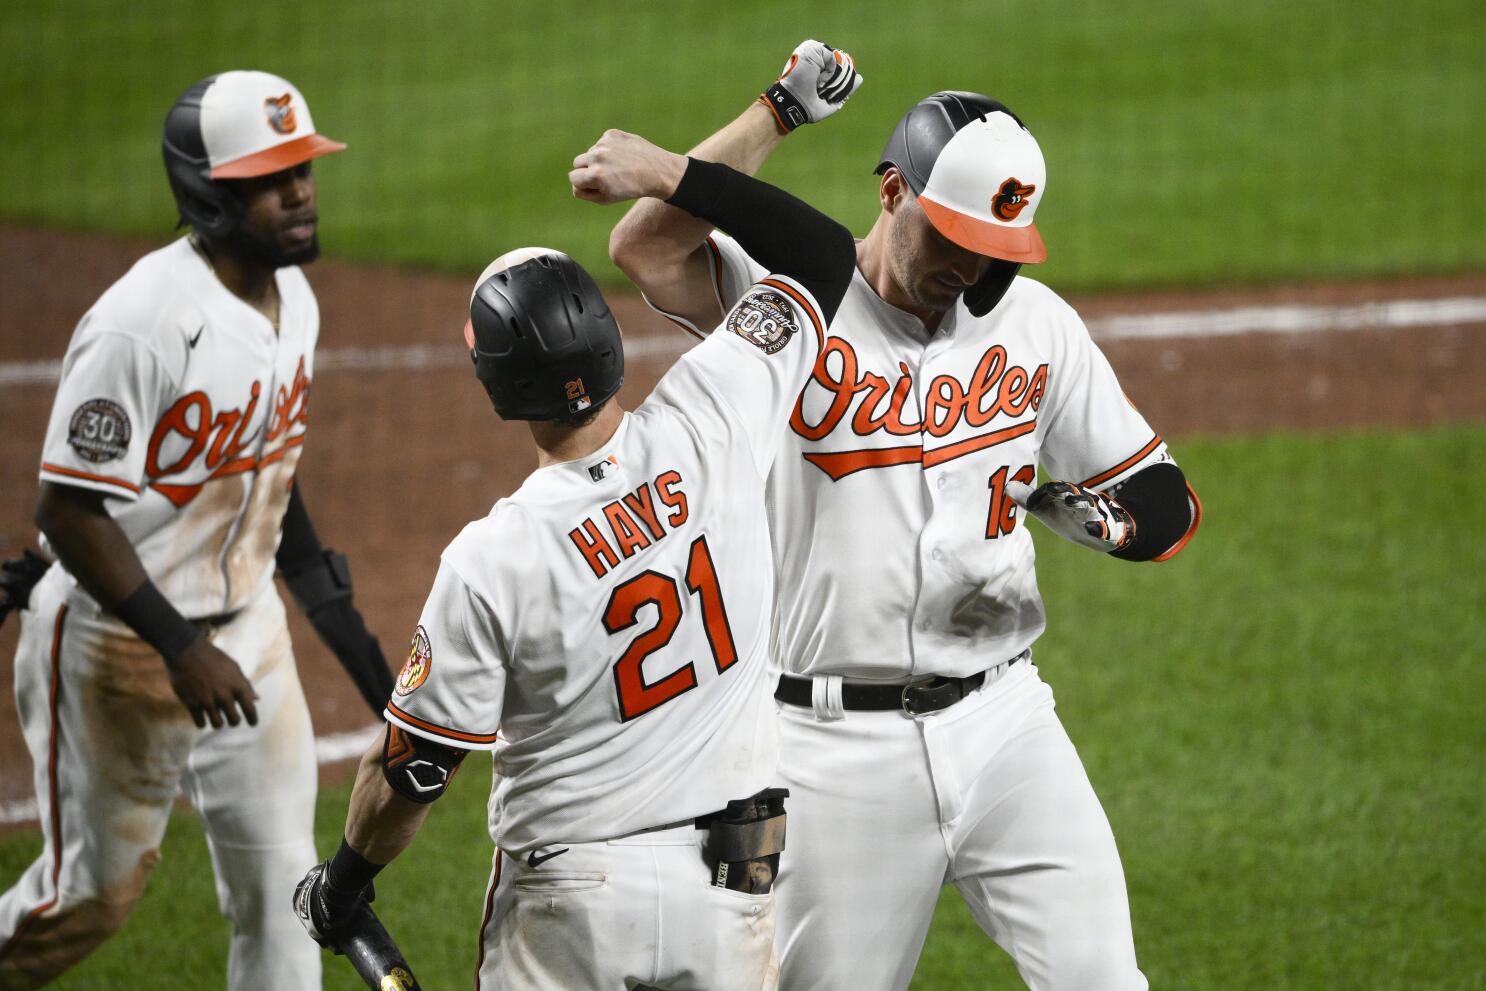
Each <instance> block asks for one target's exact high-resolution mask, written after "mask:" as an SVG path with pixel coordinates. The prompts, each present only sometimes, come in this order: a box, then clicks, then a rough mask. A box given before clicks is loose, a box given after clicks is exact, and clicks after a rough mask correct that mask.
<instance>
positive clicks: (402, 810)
mask: <svg viewBox="0 0 1486 991" xmlns="http://www.w3.org/2000/svg"><path fill="white" fill-rule="evenodd" d="M384 732H385V731H384ZM383 750H384V747H383V738H382V736H378V737H377V739H376V740H375V741H373V742H372V745H371V747H370V748H369V749H368V750H367V751H366V753H365V754H363V755H362V757H361V765H360V767H358V768H357V770H356V785H355V787H354V788H353V789H352V790H351V807H350V809H349V810H348V811H347V813H346V842H347V843H349V844H350V846H351V848H352V849H353V850H355V851H356V852H357V853H359V854H360V855H361V856H363V857H365V858H366V859H367V860H369V861H371V862H372V863H373V864H377V865H379V866H380V865H384V864H389V863H391V862H392V861H393V860H394V859H395V858H396V857H397V856H398V854H400V853H402V852H403V851H404V850H406V849H407V848H408V845H409V844H411V843H412V842H413V837H414V836H416V835H418V830H419V828H420V827H422V825H423V820H425V819H427V818H428V810H429V808H431V806H428V805H419V804H418V803H416V802H412V801H409V800H408V799H406V798H404V797H402V796H401V795H399V794H398V793H397V792H395V791H393V790H392V787H391V786H390V785H389V784H388V783H387V779H386V776H385V774H384V773H383V770H382V762H383V759H384V758H383Z"/></svg>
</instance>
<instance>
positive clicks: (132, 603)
mask: <svg viewBox="0 0 1486 991" xmlns="http://www.w3.org/2000/svg"><path fill="white" fill-rule="evenodd" d="M113 612H114V615H115V616H117V617H119V619H121V620H123V622H124V625H125V626H127V627H129V629H131V630H133V631H134V632H135V633H138V634H139V637H140V639H141V640H143V641H144V642H145V643H147V644H149V645H150V646H151V647H154V648H155V649H156V650H158V651H159V652H160V656H161V657H163V658H165V664H166V666H167V667H168V666H170V665H172V664H174V663H175V662H176V659H177V658H179V657H180V656H181V655H182V654H183V653H185V652H186V648H187V647H190V646H191V645H192V644H193V643H195V642H196V641H197V639H198V638H199V637H200V636H201V631H200V630H198V629H197V628H196V627H195V626H194V625H193V624H192V623H191V621H190V620H189V619H187V618H186V617H184V616H182V615H181V614H180V613H179V612H178V611H176V608H175V606H172V605H171V604H170V603H169V602H168V601H167V600H166V598H165V596H163V595H161V594H160V590H159V589H158V588H156V587H155V583H154V582H152V581H150V580H149V579H145V583H144V584H143V585H141V586H139V588H137V589H135V590H134V592H133V593H132V594H131V595H130V596H129V598H127V599H125V600H124V601H123V602H121V603H119V605H118V607H117V608H115V609H114V611H113Z"/></svg>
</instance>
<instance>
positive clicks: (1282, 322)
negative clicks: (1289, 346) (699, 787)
mask: <svg viewBox="0 0 1486 991" xmlns="http://www.w3.org/2000/svg"><path fill="white" fill-rule="evenodd" d="M1087 323H1088V327H1089V333H1090V334H1092V335H1093V337H1094V339H1095V340H1096V341H1121V340H1175V339H1181V338H1208V337H1230V336H1233V335H1235V334H1314V333H1319V332H1322V331H1361V330H1408V329H1416V328H1425V327H1456V326H1461V325H1464V324H1478V323H1486V296H1451V297H1443V298H1440V299H1396V300H1387V301H1382V302H1371V303H1358V304H1355V305H1351V306H1322V305H1317V304H1304V303H1288V304H1278V305H1270V306H1239V307H1230V308H1228V309H1207V310H1182V311H1168V312H1164V313H1132V314H1125V315H1121V316H1110V317H1094V318H1092V319H1090V320H1088V321H1087ZM692 343H693V340H692V338H690V337H688V336H686V335H685V334H682V333H679V332H678V333H676V334H675V335H656V336H649V335H647V336H645V337H634V338H630V339H628V340H626V341H625V343H624V354H625V357H626V358H627V359H629V360H630V361H632V362H646V361H673V360H675V358H676V357H677V356H678V355H680V354H681V353H682V352H684V351H686V350H687V349H688V348H690V347H691V345H692ZM468 367H469V355H468V354H466V353H465V352H464V351H462V350H460V349H459V348H458V347H457V346H445V345H432V344H411V345H402V346H391V345H389V346H386V347H375V348H323V349H321V350H320V351H319V353H318V354H316V356H315V370H316V372H317V373H318V372H320V371H326V370H330V371H350V372H391V371H423V370H427V369H440V368H468ZM61 371H62V362H61V361H10V362H0V388H5V387H6V386H30V385H51V384H53V383H55V382H56V381H57V378H58V376H59V375H60V374H61Z"/></svg>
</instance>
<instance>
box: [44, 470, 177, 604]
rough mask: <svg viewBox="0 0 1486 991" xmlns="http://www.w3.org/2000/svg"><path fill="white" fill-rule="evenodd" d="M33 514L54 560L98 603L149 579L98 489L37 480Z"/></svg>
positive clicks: (108, 601)
mask: <svg viewBox="0 0 1486 991" xmlns="http://www.w3.org/2000/svg"><path fill="white" fill-rule="evenodd" d="M35 520H36V526H37V527H38V528H39V529H40V530H41V532H42V533H43V534H45V535H46V539H47V543H48V544H49V545H50V546H51V549H52V553H53V554H55V555H56V556H57V560H59V561H61V562H62V566H63V567H65V568H66V569H67V571H68V573H69V574H71V575H72V577H74V578H76V579H77V581H78V584H80V585H82V587H83V589H84V590H86V591H87V593H88V594H89V595H91V596H92V597H93V598H94V599H95V600H97V602H98V604H99V605H101V606H102V607H103V608H104V609H108V610H113V609H115V608H117V607H118V605H119V603H121V602H123V601H124V600H125V599H127V598H128V597H129V596H130V595H131V594H132V593H133V592H135V591H136V590H137V589H138V588H139V587H140V586H141V585H143V584H144V583H145V582H146V581H148V580H149V576H148V575H147V574H146V573H145V570H144V565H143V564H141V563H140V560H139V555H138V554H137V553H135V550H134V546H133V545H132V544H130V543H129V538H128V537H127V536H125V534H124V531H123V529H122V528H121V527H120V526H119V524H118V523H117V522H115V521H114V518H113V517H112V516H110V515H108V510H106V509H104V508H103V496H102V495H101V494H100V493H97V492H93V491H91V490H88V489H82V488H78V487H76V486H72V485H57V484H55V483H53V482H42V483H41V491H40V493H39V495H38V497H37V500H36V513H35Z"/></svg>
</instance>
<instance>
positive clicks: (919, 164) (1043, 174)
mask: <svg viewBox="0 0 1486 991" xmlns="http://www.w3.org/2000/svg"><path fill="white" fill-rule="evenodd" d="M889 167H894V168H896V169H897V170H898V171H899V172H900V173H901V174H902V176H903V178H904V179H905V180H906V181H907V183H908V185H909V187H910V188H911V189H912V190H913V192H914V193H915V195H917V197H918V202H919V205H920V206H921V207H922V208H923V211H924V214H925V215H926V216H927V217H928V218H929V222H930V223H931V224H933V225H934V228H935V229H936V230H938V231H939V233H941V234H943V235H944V236H945V237H947V238H949V239H950V240H951V241H953V242H954V243H955V244H958V245H959V246H960V247H962V248H965V249H966V250H969V251H973V252H975V253H976V254H980V255H986V256H988V257H990V258H999V259H1002V260H1003V261H1008V262H1018V263H1023V262H1025V263H1036V262H1040V261H1042V260H1043V259H1045V258H1046V257H1047V248H1046V247H1045V246H1044V245H1043V243H1042V235H1041V234H1039V233H1038V231H1037V225H1036V223H1035V222H1034V218H1035V217H1036V214H1037V205H1038V203H1040V202H1041V201H1042V194H1043V192H1044V191H1045V190H1046V188H1047V167H1046V165H1045V164H1044V163H1043V160H1042V149H1040V148H1039V147H1038V146H1037V141H1036V139H1035V138H1033V137H1032V133H1031V132H1030V131H1028V130H1027V128H1026V127H1025V126H1023V125H1022V122H1021V119H1020V118H1018V117H1017V116H1016V115H1015V114H1013V113H1012V112H1011V111H1010V110H1009V109H1007V107H1006V106H1005V105H1004V104H1002V103H1000V102H998V101H996V100H993V99H991V98H990V97H988V96H982V95H981V94H979V93H965V92H952V91H946V92H943V93H935V94H934V95H933V96H930V97H928V98H926V99H924V100H921V101H919V102H918V103H917V104H915V105H914V106H913V107H912V108H910V109H909V111H908V113H906V114H904V115H903V118H902V119H901V120H900V121H898V126H897V127H896V128H894V130H893V134H892V137H890V138H889V139H888V143H887V147H886V148H884V149H883V153H882V160H881V162H880V163H879V164H878V166H877V174H878V175H881V174H882V173H883V172H885V171H887V169H888V168H889Z"/></svg>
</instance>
